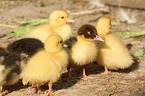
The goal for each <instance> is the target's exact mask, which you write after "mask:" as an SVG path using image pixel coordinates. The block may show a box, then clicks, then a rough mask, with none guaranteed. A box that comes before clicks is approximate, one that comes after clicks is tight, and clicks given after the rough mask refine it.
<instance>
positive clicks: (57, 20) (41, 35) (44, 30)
mask: <svg viewBox="0 0 145 96" xmlns="http://www.w3.org/2000/svg"><path fill="white" fill-rule="evenodd" d="M68 22H74V20H72V19H70V18H68V13H67V12H66V11H64V10H54V11H53V12H52V13H50V16H49V23H48V24H44V25H40V26H38V27H36V28H34V29H33V30H31V31H30V32H29V33H28V34H26V35H24V38H27V37H28V38H37V39H39V40H40V41H42V42H43V43H45V41H46V38H47V37H48V36H49V35H51V34H57V35H60V36H61V37H62V38H63V40H64V41H65V40H66V39H68V38H70V37H71V35H72V32H71V27H70V25H68V24H66V23H68Z"/></svg>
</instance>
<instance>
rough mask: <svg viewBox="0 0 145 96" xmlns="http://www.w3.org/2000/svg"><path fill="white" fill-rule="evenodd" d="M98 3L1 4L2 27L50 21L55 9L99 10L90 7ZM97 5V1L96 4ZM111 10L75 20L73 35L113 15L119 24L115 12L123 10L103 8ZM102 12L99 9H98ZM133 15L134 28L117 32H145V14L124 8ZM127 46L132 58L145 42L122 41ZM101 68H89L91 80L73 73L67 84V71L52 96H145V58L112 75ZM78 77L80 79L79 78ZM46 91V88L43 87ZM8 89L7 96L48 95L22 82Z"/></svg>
mask: <svg viewBox="0 0 145 96" xmlns="http://www.w3.org/2000/svg"><path fill="white" fill-rule="evenodd" d="M91 1H95V0H13V1H12V0H6V1H5V0H0V6H1V7H0V24H9V25H16V26H18V25H17V24H16V23H14V21H20V20H25V21H26V20H32V19H39V18H47V17H48V15H49V13H50V12H51V11H53V10H55V9H63V10H67V11H69V12H70V13H73V12H81V11H84V10H93V9H97V8H98V7H97V4H96V5H95V3H91ZM96 1H97V0H96ZM102 6H103V7H105V8H108V9H109V12H93V13H91V14H83V15H76V16H73V17H74V19H75V20H76V22H75V23H73V24H70V25H71V26H72V29H73V32H74V34H75V33H76V31H77V28H78V27H79V26H80V25H82V24H85V23H89V24H92V25H95V24H96V21H97V19H98V18H99V17H100V16H103V15H110V16H111V17H112V21H113V22H118V21H120V19H119V18H118V17H117V15H116V12H118V10H119V9H120V7H112V6H107V5H102ZM98 9H99V8H98ZM122 9H123V10H125V11H128V10H130V13H132V12H135V13H136V22H135V23H134V24H128V23H120V24H119V25H116V26H113V27H112V32H115V31H122V32H124V31H140V30H142V29H144V28H145V23H144V22H145V10H140V9H130V8H122ZM12 29H13V28H9V27H2V26H0V34H3V33H6V32H7V31H9V30H12ZM16 39H18V38H17V37H15V38H12V39H8V37H7V36H6V37H3V38H1V39H0V46H1V47H6V46H7V44H9V43H10V42H13V41H14V40H16ZM122 41H123V42H124V43H125V44H132V48H131V49H130V51H131V52H132V54H133V53H134V52H135V51H137V50H138V49H140V48H142V47H145V38H144V36H142V37H136V38H129V39H122ZM103 71H104V69H103V67H102V66H99V65H97V64H96V63H94V64H89V65H88V66H87V68H86V73H87V75H88V76H90V77H92V78H79V76H80V74H81V72H82V70H81V69H80V68H77V69H74V70H73V72H72V76H73V78H72V80H71V81H70V82H66V78H67V71H65V72H64V73H63V74H62V77H61V79H60V80H59V81H58V82H56V83H55V84H53V90H54V92H53V94H52V95H53V96H145V55H144V56H143V57H139V58H137V60H136V61H135V63H134V64H133V65H132V66H131V67H130V68H127V69H124V70H118V71H112V72H111V74H109V75H102V74H100V72H103ZM76 74H77V75H76ZM42 88H43V89H44V90H46V89H47V88H48V87H47V85H44V86H42ZM5 89H8V90H9V91H11V92H10V93H9V94H7V95H6V96H46V95H47V94H36V93H35V92H36V89H35V87H31V86H23V85H22V84H21V82H19V83H18V84H16V85H14V86H6V88H5Z"/></svg>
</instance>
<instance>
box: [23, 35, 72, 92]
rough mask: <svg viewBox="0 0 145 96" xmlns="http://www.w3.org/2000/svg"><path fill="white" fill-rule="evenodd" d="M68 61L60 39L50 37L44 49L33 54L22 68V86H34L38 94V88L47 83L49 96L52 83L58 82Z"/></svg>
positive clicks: (54, 36)
mask: <svg viewBox="0 0 145 96" xmlns="http://www.w3.org/2000/svg"><path fill="white" fill-rule="evenodd" d="M68 59H69V56H68V53H67V52H66V50H65V49H64V48H63V40H62V38H61V37H60V36H59V35H50V36H49V37H48V39H47V40H46V43H45V44H44V49H42V50H40V51H38V52H37V53H36V54H34V55H33V56H32V57H31V58H30V59H29V60H28V62H27V64H26V66H25V67H24V69H23V71H22V73H21V78H22V81H23V84H24V85H26V84H27V83H29V84H32V85H36V86H37V89H38V93H40V90H41V89H40V86H41V85H43V84H45V83H46V82H48V86H49V93H48V94H51V92H52V83H54V82H56V81H58V80H59V78H60V76H61V72H62V70H63V69H64V68H66V67H67V64H68Z"/></svg>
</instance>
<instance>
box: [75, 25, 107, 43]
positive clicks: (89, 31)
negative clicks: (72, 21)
mask: <svg viewBox="0 0 145 96" xmlns="http://www.w3.org/2000/svg"><path fill="white" fill-rule="evenodd" d="M77 34H78V35H79V36H81V37H83V38H84V39H86V40H100V41H104V40H103V39H102V38H101V37H99V36H98V34H97V30H96V28H95V27H94V26H92V25H90V24H84V25H82V26H81V27H80V28H79V29H78V33H77Z"/></svg>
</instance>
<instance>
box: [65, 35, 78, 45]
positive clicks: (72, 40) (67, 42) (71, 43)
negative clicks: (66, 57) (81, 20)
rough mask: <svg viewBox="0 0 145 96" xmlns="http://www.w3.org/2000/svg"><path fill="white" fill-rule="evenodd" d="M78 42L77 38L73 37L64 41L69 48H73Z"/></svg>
mask: <svg viewBox="0 0 145 96" xmlns="http://www.w3.org/2000/svg"><path fill="white" fill-rule="evenodd" d="M76 41H77V37H71V38H69V39H67V40H66V41H64V44H66V45H68V48H71V47H72V45H73V44H74V42H76Z"/></svg>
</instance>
